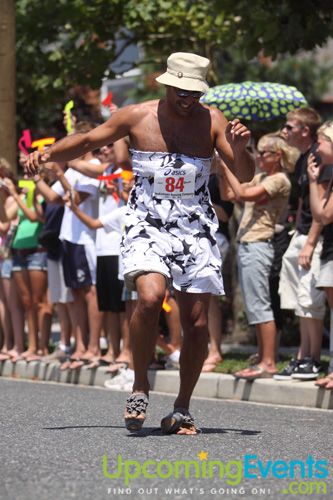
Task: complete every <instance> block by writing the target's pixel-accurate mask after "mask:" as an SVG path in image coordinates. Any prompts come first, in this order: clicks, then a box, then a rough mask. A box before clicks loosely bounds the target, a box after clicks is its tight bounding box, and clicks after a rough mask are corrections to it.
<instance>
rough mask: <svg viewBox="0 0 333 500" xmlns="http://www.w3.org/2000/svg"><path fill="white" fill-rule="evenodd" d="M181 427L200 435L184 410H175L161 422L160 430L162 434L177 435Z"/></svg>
mask: <svg viewBox="0 0 333 500" xmlns="http://www.w3.org/2000/svg"><path fill="white" fill-rule="evenodd" d="M182 427H183V428H185V429H191V430H195V431H196V433H197V434H199V433H201V429H199V428H197V427H196V426H195V424H194V420H193V417H192V415H191V414H190V412H189V411H188V410H186V409H185V408H175V409H174V411H173V412H171V413H169V415H167V416H166V417H164V418H162V420H161V430H162V432H164V434H177V431H178V430H179V429H180V428H182ZM185 435H186V434H185Z"/></svg>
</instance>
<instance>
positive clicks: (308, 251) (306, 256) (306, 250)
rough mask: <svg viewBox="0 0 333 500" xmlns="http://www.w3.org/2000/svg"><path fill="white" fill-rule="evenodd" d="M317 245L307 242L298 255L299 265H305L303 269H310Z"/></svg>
mask: <svg viewBox="0 0 333 500" xmlns="http://www.w3.org/2000/svg"><path fill="white" fill-rule="evenodd" d="M314 249H315V247H314V246H313V245H311V243H305V245H304V247H303V248H302V250H301V251H300V253H299V255H298V265H299V266H301V267H303V269H310V267H311V260H312V255H313V252H314Z"/></svg>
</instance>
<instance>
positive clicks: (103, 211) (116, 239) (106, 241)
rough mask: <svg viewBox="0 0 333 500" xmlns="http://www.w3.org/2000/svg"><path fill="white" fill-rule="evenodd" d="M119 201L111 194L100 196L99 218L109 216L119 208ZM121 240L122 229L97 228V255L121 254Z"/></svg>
mask: <svg viewBox="0 0 333 500" xmlns="http://www.w3.org/2000/svg"><path fill="white" fill-rule="evenodd" d="M118 206H119V201H116V200H115V199H114V197H113V196H112V195H111V194H107V195H106V196H103V195H102V194H100V196H99V216H98V218H99V220H101V218H103V217H105V216H108V215H109V214H111V213H113V212H114V211H115V210H117V209H118ZM120 242H121V230H118V228H117V229H109V231H106V230H105V229H104V227H102V228H100V229H97V233H96V255H97V256H103V255H119V254H120Z"/></svg>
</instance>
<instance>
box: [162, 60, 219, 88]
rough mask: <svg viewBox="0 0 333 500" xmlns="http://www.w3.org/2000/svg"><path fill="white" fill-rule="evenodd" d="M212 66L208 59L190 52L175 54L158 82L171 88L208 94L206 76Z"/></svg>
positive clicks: (168, 61)
mask: <svg viewBox="0 0 333 500" xmlns="http://www.w3.org/2000/svg"><path fill="white" fill-rule="evenodd" d="M209 65H210V61H209V59H207V58H206V57H202V56H198V55H197V54H191V53H190V52H174V53H173V54H171V55H170V56H169V57H168V60H167V70H166V72H165V73H163V74H162V75H160V76H158V77H157V78H156V81H158V82H159V83H163V84H164V85H170V86H171V87H177V88H179V89H183V90H193V91H197V92H207V90H208V88H209V87H208V83H207V82H206V75H207V71H208V68H209Z"/></svg>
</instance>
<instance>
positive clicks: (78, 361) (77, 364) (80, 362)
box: [69, 358, 91, 370]
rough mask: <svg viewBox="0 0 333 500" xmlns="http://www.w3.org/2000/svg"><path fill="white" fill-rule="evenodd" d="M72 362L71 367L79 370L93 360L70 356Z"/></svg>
mask: <svg viewBox="0 0 333 500" xmlns="http://www.w3.org/2000/svg"><path fill="white" fill-rule="evenodd" d="M70 362H71V363H70V365H69V369H70V370H78V369H79V368H82V366H84V365H88V364H89V363H90V362H91V361H90V360H89V359H82V358H70Z"/></svg>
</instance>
